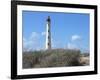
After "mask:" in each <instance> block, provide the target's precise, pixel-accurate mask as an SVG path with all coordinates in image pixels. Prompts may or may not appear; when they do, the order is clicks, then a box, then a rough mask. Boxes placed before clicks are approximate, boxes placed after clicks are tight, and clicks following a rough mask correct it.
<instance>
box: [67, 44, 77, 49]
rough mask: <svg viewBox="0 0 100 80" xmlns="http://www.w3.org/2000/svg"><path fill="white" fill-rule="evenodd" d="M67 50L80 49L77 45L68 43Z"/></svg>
mask: <svg viewBox="0 0 100 80" xmlns="http://www.w3.org/2000/svg"><path fill="white" fill-rule="evenodd" d="M67 48H68V49H78V47H77V46H76V45H75V44H72V43H68V44H67Z"/></svg>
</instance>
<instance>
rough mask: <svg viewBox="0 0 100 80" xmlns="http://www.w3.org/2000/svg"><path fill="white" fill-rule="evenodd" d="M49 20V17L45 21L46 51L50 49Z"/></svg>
mask: <svg viewBox="0 0 100 80" xmlns="http://www.w3.org/2000/svg"><path fill="white" fill-rule="evenodd" d="M50 28H51V20H50V16H48V18H47V19H46V49H48V50H50V49H51V29H50Z"/></svg>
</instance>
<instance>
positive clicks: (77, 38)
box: [71, 35, 81, 41]
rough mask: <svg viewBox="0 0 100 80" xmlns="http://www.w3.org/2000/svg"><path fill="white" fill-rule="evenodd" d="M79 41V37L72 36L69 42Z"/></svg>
mask: <svg viewBox="0 0 100 80" xmlns="http://www.w3.org/2000/svg"><path fill="white" fill-rule="evenodd" d="M80 39H81V37H80V36H79V35H73V36H72V37H71V40H72V41H75V40H80Z"/></svg>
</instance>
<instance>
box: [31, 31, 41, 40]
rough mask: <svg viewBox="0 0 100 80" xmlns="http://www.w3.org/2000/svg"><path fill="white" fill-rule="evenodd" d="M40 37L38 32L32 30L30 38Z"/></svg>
mask: <svg viewBox="0 0 100 80" xmlns="http://www.w3.org/2000/svg"><path fill="white" fill-rule="evenodd" d="M38 37H39V34H38V33H37V32H32V33H31V35H30V38H29V39H35V38H38Z"/></svg>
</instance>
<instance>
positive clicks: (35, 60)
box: [23, 49, 81, 68]
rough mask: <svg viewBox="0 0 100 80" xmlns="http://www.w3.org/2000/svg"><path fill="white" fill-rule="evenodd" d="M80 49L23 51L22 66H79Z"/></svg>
mask: <svg viewBox="0 0 100 80" xmlns="http://www.w3.org/2000/svg"><path fill="white" fill-rule="evenodd" d="M79 59H80V51H79V50H66V49H53V50H46V51H33V52H23V68H43V67H64V66H80V65H81V64H80V62H79Z"/></svg>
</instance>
